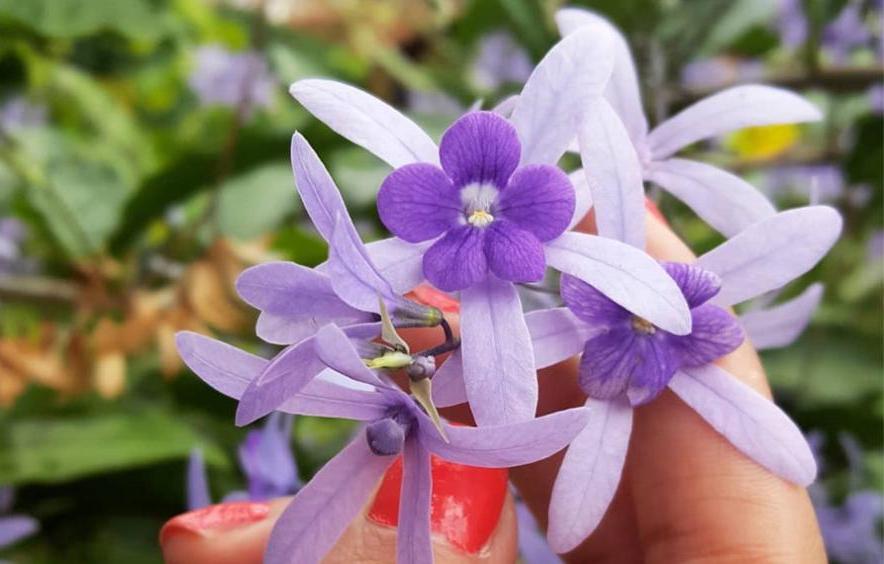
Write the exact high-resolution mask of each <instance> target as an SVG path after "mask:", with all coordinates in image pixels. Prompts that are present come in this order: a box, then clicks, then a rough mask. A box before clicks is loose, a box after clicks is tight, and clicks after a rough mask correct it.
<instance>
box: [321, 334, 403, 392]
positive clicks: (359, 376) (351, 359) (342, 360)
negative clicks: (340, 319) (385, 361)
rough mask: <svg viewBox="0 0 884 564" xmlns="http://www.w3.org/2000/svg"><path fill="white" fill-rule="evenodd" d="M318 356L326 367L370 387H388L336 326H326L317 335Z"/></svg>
mask: <svg viewBox="0 0 884 564" xmlns="http://www.w3.org/2000/svg"><path fill="white" fill-rule="evenodd" d="M315 347H316V354H317V355H318V356H319V359H320V360H321V361H322V362H323V363H325V365H326V366H328V367H329V368H331V369H332V370H335V371H336V372H340V373H341V374H343V375H345V376H347V377H349V378H352V379H354V380H356V381H358V382H363V383H365V384H368V385H369V386H374V387H377V388H384V387H387V386H386V384H384V383H383V382H381V380H380V379H379V378H378V377H377V375H376V374H375V373H374V372H372V371H371V370H370V369H369V368H368V367H366V366H365V363H364V362H363V361H362V359H361V358H359V355H358V354H357V353H356V349H355V348H354V347H353V344H352V343H351V342H350V339H349V338H347V335H346V334H345V333H344V332H343V331H341V329H340V328H338V327H337V326H335V325H326V326H325V327H323V328H322V329H320V330H319V332H318V333H316V345H315Z"/></svg>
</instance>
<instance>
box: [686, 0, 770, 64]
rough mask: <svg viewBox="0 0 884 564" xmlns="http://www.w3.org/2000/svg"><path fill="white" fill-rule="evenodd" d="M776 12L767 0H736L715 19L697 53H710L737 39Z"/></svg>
mask: <svg viewBox="0 0 884 564" xmlns="http://www.w3.org/2000/svg"><path fill="white" fill-rule="evenodd" d="M775 13H776V3H775V2H770V1H769V0H737V1H736V2H733V3H731V5H730V7H729V8H728V9H727V10H726V11H725V12H724V13H723V14H720V17H719V18H718V20H717V23H715V24H714V25H713V26H712V28H711V30H710V31H709V35H708V37H707V38H706V41H705V42H704V43H703V45H702V46H701V47H700V49H699V53H698V55H707V56H708V55H712V54H715V53H718V52H719V51H721V50H722V49H723V48H726V47H728V46H729V45H730V44H731V43H733V42H734V41H736V40H737V39H739V38H740V37H741V36H742V35H743V34H745V33H746V32H748V31H749V30H750V29H751V28H753V27H754V26H756V25H763V24H766V23H767V22H768V21H770V20H771V18H772V17H773V16H774V15H775Z"/></svg>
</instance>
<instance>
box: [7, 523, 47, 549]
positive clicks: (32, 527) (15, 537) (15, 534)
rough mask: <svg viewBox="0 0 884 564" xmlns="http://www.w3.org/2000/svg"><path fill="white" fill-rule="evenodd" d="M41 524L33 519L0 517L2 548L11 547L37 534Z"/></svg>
mask: <svg viewBox="0 0 884 564" xmlns="http://www.w3.org/2000/svg"><path fill="white" fill-rule="evenodd" d="M39 529H40V524H39V523H38V522H37V520H36V519H34V518H33V517H27V516H25V515H7V516H4V517H0V547H5V546H9V545H10V544H12V543H15V542H18V541H20V540H22V539H24V538H26V537H29V536H31V535H33V534H34V533H36V532H37V531H38V530H39Z"/></svg>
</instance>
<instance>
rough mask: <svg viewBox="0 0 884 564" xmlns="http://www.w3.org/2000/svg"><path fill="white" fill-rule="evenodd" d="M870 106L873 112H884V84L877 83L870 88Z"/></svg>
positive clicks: (879, 113)
mask: <svg viewBox="0 0 884 564" xmlns="http://www.w3.org/2000/svg"><path fill="white" fill-rule="evenodd" d="M869 106H870V107H871V108H872V112H873V113H875V114H878V115H881V114H884V84H876V85H874V86H872V87H871V88H869Z"/></svg>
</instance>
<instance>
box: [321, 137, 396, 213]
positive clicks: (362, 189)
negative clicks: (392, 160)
mask: <svg viewBox="0 0 884 564" xmlns="http://www.w3.org/2000/svg"><path fill="white" fill-rule="evenodd" d="M330 168H331V171H332V176H333V177H334V179H335V182H336V183H337V185H338V187H339V188H340V189H341V193H342V194H343V196H344V199H345V200H346V201H347V203H348V204H349V205H351V206H353V207H356V208H367V207H369V206H372V205H374V203H375V201H376V200H377V197H378V190H379V189H380V187H381V182H383V181H384V178H386V177H387V175H388V174H390V167H389V166H388V165H386V164H385V163H383V162H382V161H380V160H379V159H378V158H377V157H375V156H374V155H372V154H371V153H369V152H368V151H365V150H363V149H362V148H360V147H347V148H345V149H341V150H340V151H336V152H335V153H334V154H333V155H332V157H331V160H330Z"/></svg>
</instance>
